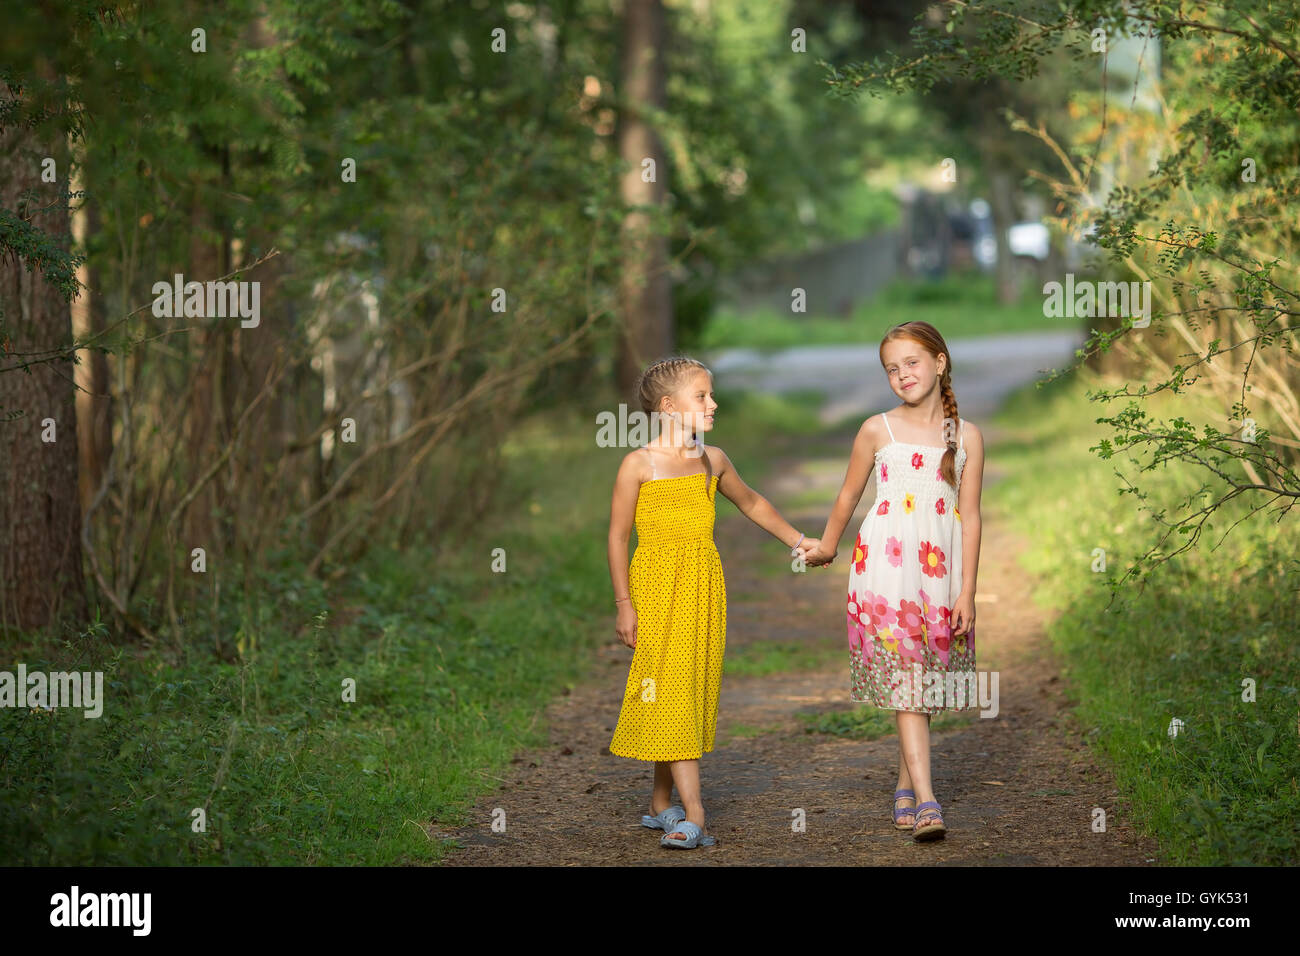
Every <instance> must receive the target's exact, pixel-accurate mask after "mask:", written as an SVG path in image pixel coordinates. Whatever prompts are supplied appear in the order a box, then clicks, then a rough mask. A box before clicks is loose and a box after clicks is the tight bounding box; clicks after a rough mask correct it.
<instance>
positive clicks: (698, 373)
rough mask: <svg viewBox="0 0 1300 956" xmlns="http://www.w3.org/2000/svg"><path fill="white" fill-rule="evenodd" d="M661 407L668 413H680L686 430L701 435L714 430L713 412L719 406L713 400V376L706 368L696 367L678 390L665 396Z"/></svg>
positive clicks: (683, 427)
mask: <svg viewBox="0 0 1300 956" xmlns="http://www.w3.org/2000/svg"><path fill="white" fill-rule="evenodd" d="M660 408H661V409H663V411H665V412H667V413H668V414H671V415H674V416H677V415H680V416H681V423H682V430H683V431H684V432H687V433H691V432H693V433H695V434H697V435H699V434H703V433H704V432H708V431H712V430H713V414H714V412H715V411H717V408H718V403H717V402H715V401H714V400H713V376H712V375H710V374H709V373H708V372H706V371H705V370H704V369H696V370H695V371H693V372H692V373H691V374H690V375H688V376H687V377H686V379H685V381H683V382H682V385H681V387H680V388H678V389H677V391H675V392H673V394H672V395H670V396H665V398H664V400H663V401H662V402H661V403H660Z"/></svg>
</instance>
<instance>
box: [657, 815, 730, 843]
mask: <svg viewBox="0 0 1300 956" xmlns="http://www.w3.org/2000/svg"><path fill="white" fill-rule="evenodd" d="M668 833H684V834H686V839H685V840H674V839H673V838H672V837H671V836H669V835H668ZM668 833H665V834H664V835H663V836H661V837H660V838H659V845H660V846H666V847H672V848H673V849H677V850H693V849H695V848H696V847H697V846H713V844H715V843H717V842H718V841H717V840H715V839H713V837H711V836H703V835H702V834H703V833H704V831H703V830H701V829H700V828H699V826H698V825H696V824H694V823H692V822H691V821H690V820H679V821H678V822H677V825H676V826H674V827H673V828H672V829H671V830H669V831H668Z"/></svg>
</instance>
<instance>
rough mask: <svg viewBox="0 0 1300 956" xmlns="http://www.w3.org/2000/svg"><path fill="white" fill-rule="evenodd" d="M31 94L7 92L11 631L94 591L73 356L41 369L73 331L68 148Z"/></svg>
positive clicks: (3, 455) (2, 92)
mask: <svg viewBox="0 0 1300 956" xmlns="http://www.w3.org/2000/svg"><path fill="white" fill-rule="evenodd" d="M27 95H28V94H27V92H26V91H25V90H23V89H21V88H18V89H16V88H14V87H11V86H10V85H9V84H7V83H0V101H2V102H3V104H4V106H5V109H4V111H3V112H2V113H0V116H3V117H4V120H3V122H4V125H3V127H0V210H3V211H4V222H3V225H4V227H5V231H6V233H7V235H8V236H9V237H16V238H11V239H10V240H9V241H10V243H11V248H14V247H16V251H15V253H14V254H11V255H8V256H5V257H4V258H3V261H0V339H2V340H3V343H2V344H3V351H4V353H5V354H4V355H3V358H0V419H2V420H0V626H4V627H21V628H37V627H43V626H45V625H46V624H49V623H50V622H51V621H53V620H55V619H56V617H58V616H59V615H60V614H61V613H64V612H66V613H67V614H68V615H69V616H77V617H79V616H81V615H83V614H84V613H85V590H84V587H83V579H82V572H81V507H80V502H79V498H78V489H77V453H78V450H77V412H76V401H75V392H74V389H75V386H74V384H73V376H72V368H71V364H70V362H69V360H68V357H67V356H66V353H65V355H64V357H61V358H58V359H56V360H54V361H42V360H41V359H43V358H45V357H48V356H49V355H51V354H56V353H57V352H58V351H59V350H64V349H66V348H67V346H68V344H69V343H70V341H71V334H72V317H71V313H70V310H69V308H68V303H67V301H66V300H65V299H64V297H63V295H62V294H61V291H62V290H60V288H59V287H58V286H57V285H56V284H55V282H52V281H51V280H50V278H49V277H48V276H47V275H46V274H45V272H44V270H43V269H42V268H41V266H42V265H43V264H44V262H43V260H45V259H46V258H48V255H49V253H50V252H51V251H53V250H59V251H66V249H67V247H68V228H69V217H68V210H67V199H66V198H65V193H66V182H67V179H66V177H67V150H66V147H65V146H64V145H63V144H62V143H59V142H57V141H56V142H55V143H53V144H51V143H43V142H41V138H40V134H38V133H37V132H36V130H37V128H38V127H37V125H36V123H35V121H34V119H33V117H35V116H37V115H39V114H40V112H41V111H40V110H39V109H36V110H33V109H31V108H30V105H31V104H30V103H28V102H27V101H26V98H27ZM45 128H47V129H48V128H49V127H45ZM43 172H45V173H46V178H49V177H51V176H52V177H53V178H54V180H55V181H54V182H49V181H43V178H42V173H43ZM28 230H32V231H28ZM36 230H39V233H38V232H37V231H36Z"/></svg>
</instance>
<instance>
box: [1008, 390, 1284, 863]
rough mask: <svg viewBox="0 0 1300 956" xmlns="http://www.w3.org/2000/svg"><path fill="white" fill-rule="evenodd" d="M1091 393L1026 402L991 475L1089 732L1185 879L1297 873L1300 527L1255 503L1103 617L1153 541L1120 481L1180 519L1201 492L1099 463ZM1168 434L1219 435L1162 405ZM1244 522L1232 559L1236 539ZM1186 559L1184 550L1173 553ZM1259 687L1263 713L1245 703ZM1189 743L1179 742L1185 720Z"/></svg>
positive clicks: (1184, 480)
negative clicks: (1221, 872)
mask: <svg viewBox="0 0 1300 956" xmlns="http://www.w3.org/2000/svg"><path fill="white" fill-rule="evenodd" d="M1085 388H1086V386H1085V384H1084V383H1082V382H1080V381H1071V380H1061V381H1058V382H1057V383H1054V384H1053V385H1052V386H1050V387H1049V388H1046V389H1044V390H1041V391H1033V390H1027V391H1024V392H1022V393H1020V394H1019V395H1017V396H1016V397H1015V398H1014V400H1013V401H1012V402H1011V403H1010V404H1009V405H1008V406H1007V407H1006V408H1005V409H1004V411H1003V412H1002V413H1001V414H1000V416H999V417H998V424H999V425H1000V426H1001V427H1002V428H1005V429H1008V430H1010V431H1012V432H1014V434H1013V436H1012V438H1011V439H1010V440H1008V441H1006V442H1003V443H1001V444H999V445H997V446H996V447H994V448H992V449H991V450H990V452H989V456H990V459H991V460H993V461H995V462H996V463H997V465H998V466H999V467H1000V468H1003V469H1006V470H1007V471H1008V472H1009V477H1008V479H1007V480H1006V481H1003V482H1001V483H1000V484H998V485H995V486H994V487H992V488H991V489H989V491H988V492H987V495H988V498H987V499H986V500H988V501H989V502H990V503H996V504H997V505H998V506H999V507H1001V508H1004V509H1005V512H1006V513H1007V514H1009V515H1011V516H1012V520H1013V521H1014V523H1015V525H1016V526H1017V528H1018V530H1020V531H1021V532H1022V533H1023V534H1025V535H1026V536H1027V537H1029V539H1030V540H1031V542H1032V545H1031V547H1030V548H1029V550H1028V551H1027V552H1026V553H1025V554H1024V555H1023V557H1022V562H1023V566H1024V568H1025V570H1026V572H1028V573H1029V574H1031V575H1033V576H1034V577H1035V578H1036V579H1037V595H1036V596H1037V599H1039V600H1040V601H1041V602H1042V603H1044V604H1045V605H1048V606H1050V607H1053V608H1055V609H1057V610H1059V611H1060V614H1059V616H1058V617H1057V618H1056V621H1055V624H1054V626H1053V628H1052V631H1051V634H1052V639H1053V641H1054V642H1055V644H1056V646H1057V648H1058V650H1059V651H1060V652H1061V654H1062V657H1063V660H1064V662H1065V667H1066V673H1067V676H1068V678H1069V680H1070V682H1071V686H1072V692H1073V694H1074V695H1075V697H1076V698H1077V702H1076V706H1075V716H1076V718H1077V720H1078V721H1079V722H1080V726H1081V728H1082V729H1083V730H1084V731H1085V732H1086V733H1087V734H1088V736H1089V739H1090V740H1092V741H1093V743H1094V746H1095V747H1096V748H1097V750H1098V752H1099V753H1100V754H1102V755H1104V757H1105V758H1106V759H1107V760H1108V762H1109V763H1110V764H1111V765H1112V766H1113V767H1114V770H1115V774H1116V778H1117V780H1118V783H1119V786H1120V788H1121V790H1122V791H1123V792H1124V794H1125V796H1126V797H1128V798H1129V799H1130V802H1131V803H1132V805H1133V806H1134V807H1135V813H1136V814H1137V819H1136V820H1135V821H1134V822H1136V823H1137V825H1138V826H1139V827H1140V828H1141V829H1142V830H1143V831H1145V832H1147V833H1149V834H1152V835H1153V836H1155V838H1156V839H1157V840H1158V841H1159V843H1160V845H1161V849H1162V851H1163V854H1164V861H1165V862H1168V863H1171V864H1178V865H1185V864H1187V865H1223V864H1232V865H1239V864H1266V865H1280V864H1291V865H1294V864H1295V863H1297V862H1300V850H1298V848H1300V825H1298V824H1297V821H1298V820H1300V785H1298V784H1297V780H1300V747H1297V742H1298V741H1297V736H1298V735H1300V697H1298V694H1297V684H1300V648H1298V647H1297V642H1296V636H1297V634H1300V601H1298V600H1297V595H1296V591H1295V587H1296V580H1297V579H1296V576H1295V567H1296V565H1295V562H1296V559H1297V552H1298V551H1300V548H1298V547H1297V541H1300V536H1297V534H1296V530H1295V519H1294V518H1290V519H1288V518H1286V517H1284V518H1282V519H1281V521H1277V520H1275V519H1274V518H1273V517H1271V516H1269V515H1267V514H1265V515H1257V516H1255V517H1246V512H1247V510H1248V508H1249V507H1250V506H1252V505H1257V504H1258V502H1257V501H1250V500H1239V501H1238V502H1237V503H1235V504H1234V505H1233V506H1231V507H1229V508H1227V509H1226V510H1224V511H1221V512H1219V513H1218V514H1217V515H1216V516H1215V518H1214V519H1213V520H1212V522H1211V526H1209V527H1207V529H1206V530H1205V532H1204V534H1203V537H1202V539H1201V542H1200V544H1199V545H1198V546H1197V547H1196V549H1195V550H1193V551H1190V552H1187V553H1184V554H1183V555H1180V556H1179V557H1177V558H1176V559H1174V560H1173V561H1172V562H1170V563H1169V564H1166V565H1164V566H1163V567H1162V568H1161V569H1160V570H1159V571H1157V572H1156V574H1155V576H1154V577H1153V579H1152V580H1150V581H1149V582H1148V585H1147V588H1146V593H1144V594H1143V593H1137V592H1136V591H1135V590H1134V589H1133V588H1131V587H1130V588H1129V589H1128V590H1127V591H1126V592H1125V593H1124V594H1123V595H1122V598H1123V600H1122V601H1120V602H1118V603H1117V604H1116V605H1115V606H1114V607H1112V608H1111V609H1110V610H1106V604H1107V601H1108V599H1109V591H1108V590H1107V589H1106V587H1105V586H1104V581H1103V580H1102V579H1103V578H1104V577H1105V575H1103V574H1098V573H1094V572H1093V571H1092V569H1091V568H1092V562H1093V549H1094V548H1104V549H1105V550H1106V553H1107V561H1108V570H1109V571H1110V572H1112V573H1113V572H1116V571H1117V570H1121V569H1122V568H1123V567H1125V566H1127V563H1128V562H1131V561H1133V560H1135V559H1137V558H1138V557H1140V555H1141V554H1143V553H1144V552H1145V551H1146V550H1147V547H1148V546H1149V544H1150V543H1153V542H1154V540H1155V534H1156V530H1157V527H1156V525H1155V524H1154V522H1153V521H1152V520H1151V519H1150V518H1149V517H1144V516H1143V515H1142V514H1141V513H1139V512H1138V511H1137V510H1136V507H1135V499H1134V498H1133V497H1132V496H1127V495H1126V496H1121V495H1119V494H1118V493H1117V491H1116V489H1117V488H1118V487H1119V484H1120V482H1119V479H1118V478H1117V477H1116V476H1115V475H1114V474H1113V470H1114V469H1115V468H1120V469H1121V470H1123V471H1124V472H1125V473H1126V474H1127V475H1129V476H1130V478H1131V479H1132V480H1134V481H1136V482H1138V483H1139V484H1141V485H1142V487H1143V488H1144V489H1146V490H1148V491H1149V492H1151V493H1152V496H1153V503H1155V504H1157V505H1159V506H1162V507H1168V508H1170V509H1171V512H1170V513H1171V514H1173V513H1175V512H1174V510H1173V509H1175V508H1176V507H1177V502H1178V500H1179V496H1180V495H1187V494H1190V493H1191V492H1192V490H1193V489H1194V488H1195V487H1197V485H1198V484H1199V481H1198V480H1197V478H1196V476H1194V475H1193V473H1191V472H1190V470H1189V469H1188V468H1187V466H1183V465H1171V466H1168V467H1166V468H1163V469H1161V470H1159V471H1157V472H1154V473H1151V472H1148V473H1145V474H1142V475H1138V473H1137V469H1136V467H1135V466H1133V465H1129V464H1126V463H1125V462H1124V461H1123V459H1122V458H1121V457H1118V456H1117V457H1116V458H1114V459H1111V461H1109V462H1107V461H1103V460H1101V459H1098V458H1097V457H1096V455H1095V453H1092V452H1089V451H1088V450H1087V449H1088V446H1089V445H1092V444H1095V443H1096V442H1097V441H1098V440H1099V439H1100V438H1102V437H1104V436H1105V435H1107V434H1108V431H1109V429H1108V426H1104V425H1096V424H1095V423H1094V419H1096V418H1097V417H1098V416H1099V415H1102V414H1106V413H1107V410H1106V407H1105V406H1100V405H1094V404H1092V403H1090V402H1088V400H1087V399H1086V396H1085ZM1149 410H1150V411H1151V412H1152V413H1153V414H1156V415H1158V416H1160V417H1164V418H1170V417H1172V416H1173V415H1175V414H1182V415H1184V416H1186V417H1188V418H1190V419H1192V420H1193V421H1195V420H1196V419H1197V417H1198V415H1199V416H1203V417H1204V418H1205V420H1208V416H1209V412H1208V411H1207V410H1206V409H1205V408H1203V407H1200V406H1198V405H1197V403H1196V401H1195V400H1194V398H1193V397H1191V396H1188V395H1183V396H1180V397H1178V399H1177V401H1176V403H1170V402H1168V401H1167V400H1166V401H1164V402H1162V403H1156V402H1154V401H1152V404H1151V405H1150V406H1149ZM1238 519H1244V520H1243V521H1242V523H1241V524H1239V525H1237V527H1236V528H1235V530H1233V532H1232V533H1231V534H1230V535H1228V536H1227V538H1226V539H1225V540H1224V541H1223V542H1222V543H1221V544H1219V546H1218V548H1217V550H1216V549H1215V548H1214V547H1213V545H1214V544H1215V543H1216V542H1218V541H1219V539H1220V537H1222V536H1223V534H1224V532H1225V531H1227V530H1228V528H1229V526H1230V525H1231V524H1232V523H1233V522H1234V521H1236V520H1238ZM1177 543H1178V544H1181V538H1178V539H1177ZM1247 679H1249V680H1251V681H1253V682H1254V683H1255V687H1256V700H1255V701H1254V702H1253V703H1250V702H1246V701H1243V699H1242V697H1243V682H1244V681H1246V680H1247ZM1175 718H1177V719H1179V720H1181V721H1182V722H1183V731H1182V732H1181V733H1179V734H1178V735H1177V736H1176V737H1170V736H1169V734H1168V730H1169V728H1170V725H1171V722H1172V721H1173V720H1174V719H1175Z"/></svg>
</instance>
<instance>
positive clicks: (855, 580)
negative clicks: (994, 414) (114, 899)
mask: <svg viewBox="0 0 1300 956" xmlns="http://www.w3.org/2000/svg"><path fill="white" fill-rule="evenodd" d="M880 355H881V363H882V364H883V365H884V368H885V372H886V374H887V375H888V377H889V384H890V387H891V388H892V389H893V390H894V392H895V394H896V395H898V397H899V398H900V399H901V400H902V401H903V404H902V405H901V406H899V407H898V408H896V409H894V410H893V412H892V413H882V414H880V415H875V416H872V417H871V418H869V419H868V420H867V421H866V422H865V423H863V425H862V428H861V429H860V430H859V432H858V436H857V439H856V440H855V442H854V445H853V453H852V457H851V459H850V462H849V468H848V472H847V474H846V475H845V479H844V485H843V487H842V488H841V489H840V493H839V497H838V498H837V499H836V502H835V506H834V508H833V509H832V511H831V516H830V519H829V520H828V521H827V523H826V531H825V533H824V534H823V535H822V538H821V544H820V547H819V548H818V550H816V551H812V552H810V553H809V554H808V556H807V561H808V563H809V564H814V565H823V564H828V563H829V562H830V560H831V559H832V558H833V557H834V556H835V554H836V550H835V549H837V547H838V545H837V542H838V541H839V540H840V536H841V535H842V534H843V532H844V527H845V525H846V524H847V523H848V520H849V518H850V517H852V515H853V512H854V510H855V509H856V508H857V505H858V502H859V500H860V499H861V497H862V492H863V490H864V489H865V487H866V484H867V479H868V478H869V477H870V476H871V474H872V473H873V472H874V474H875V477H876V499H875V501H874V502H873V503H872V506H871V508H870V511H869V513H868V515H867V517H866V518H865V519H864V520H863V522H862V525H861V527H860V529H859V530H858V534H857V537H856V540H855V541H854V544H853V561H852V566H851V567H850V569H849V582H848V601H847V612H848V619H847V624H848V641H849V666H850V670H851V673H852V699H853V700H855V701H861V702H865V703H870V704H872V705H874V706H876V707H882V708H886V709H890V710H893V711H895V720H896V723H897V726H898V738H899V768H898V789H897V790H896V791H895V793H894V809H893V821H894V825H895V826H896V827H898V828H899V829H906V830H911V831H912V834H913V837H914V838H915V839H917V840H919V841H925V840H933V839H939V838H941V837H942V836H943V835H944V833H945V832H946V827H945V825H944V822H943V815H942V807H940V806H939V803H938V801H937V800H936V799H935V797H934V791H933V789H932V787H931V781H930V730H929V728H930V715H931V714H936V713H940V712H942V711H944V710H960V709H964V708H966V707H973V706H976V704H977V700H975V699H972V697H971V696H970V695H968V693H967V692H968V691H969V690H971V689H972V688H974V687H975V686H976V680H975V627H974V624H975V577H976V569H977V565H978V560H979V540H980V525H979V495H980V482H981V478H982V473H983V464H984V456H983V451H984V445H983V438H982V436H981V435H980V433H979V430H978V429H977V428H976V427H975V426H974V425H972V424H970V423H969V422H966V421H964V420H962V419H960V418H959V417H958V415H957V400H956V398H955V397H954V395H953V392H952V384H951V371H952V360H951V358H950V356H949V355H948V348H947V345H946V344H945V343H944V341H943V337H942V336H940V335H939V332H938V330H936V329H935V328H934V327H933V326H931V325H929V324H928V323H926V322H907V323H904V324H903V325H900V326H897V327H895V328H894V329H892V330H891V331H890V332H889V334H888V335H886V337H885V339H884V341H883V342H882V343H881V347H880ZM959 676H960V678H961V679H957V678H958V677H959ZM913 787H914V788H915V789H913ZM918 797H919V798H920V800H921V802H920V803H919V804H917V803H916V800H917V798H918ZM909 803H910V804H911V806H907V805H906V804H909ZM909 818H910V819H909Z"/></svg>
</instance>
